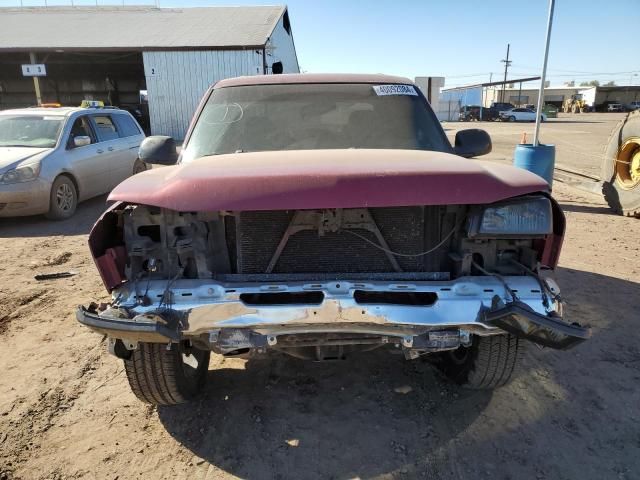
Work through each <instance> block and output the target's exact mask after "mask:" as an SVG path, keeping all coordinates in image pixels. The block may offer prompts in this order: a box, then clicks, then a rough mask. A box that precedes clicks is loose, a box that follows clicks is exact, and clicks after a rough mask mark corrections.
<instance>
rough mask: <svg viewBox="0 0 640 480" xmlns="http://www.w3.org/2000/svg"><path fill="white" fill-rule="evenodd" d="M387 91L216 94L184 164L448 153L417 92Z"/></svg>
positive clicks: (301, 88) (342, 87) (250, 89)
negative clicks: (241, 155) (346, 153)
mask: <svg viewBox="0 0 640 480" xmlns="http://www.w3.org/2000/svg"><path fill="white" fill-rule="evenodd" d="M384 87H389V86H374V85H371V84H285V85H254V86H241V87H228V88H221V89H218V90H214V91H213V93H212V95H211V96H210V98H209V99H208V101H207V104H206V105H205V107H204V109H203V110H202V113H201V114H200V116H199V118H198V119H197V121H196V125H195V128H194V130H193V133H192V135H191V138H190V139H189V140H188V144H187V146H186V148H185V151H184V152H183V156H182V161H189V160H192V159H195V158H199V157H202V156H205V155H217V154H226V153H234V152H258V151H273V150H316V149H344V148H372V149H383V148H390V149H410V150H435V151H440V152H450V151H451V146H450V144H449V142H448V140H447V138H446V136H445V134H444V132H443V130H442V128H441V127H440V124H439V122H438V120H437V119H436V117H435V115H434V114H433V112H432V111H431V109H430V107H429V105H428V104H427V102H426V101H425V100H424V99H423V97H421V96H419V95H418V94H417V90H416V88H415V87H413V86H403V88H400V89H397V90H394V89H393V87H397V86H391V87H392V88H387V89H385V88H384ZM389 92H394V94H390V93H389ZM398 92H400V93H398Z"/></svg>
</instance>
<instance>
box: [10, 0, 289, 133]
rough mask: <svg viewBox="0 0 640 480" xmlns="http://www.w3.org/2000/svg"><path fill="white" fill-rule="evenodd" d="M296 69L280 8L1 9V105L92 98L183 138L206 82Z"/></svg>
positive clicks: (286, 21) (74, 101) (151, 127)
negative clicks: (117, 107) (119, 108)
mask: <svg viewBox="0 0 640 480" xmlns="http://www.w3.org/2000/svg"><path fill="white" fill-rule="evenodd" d="M34 32H38V34H37V35H34ZM29 65H37V66H39V67H40V68H33V67H29ZM298 71H299V66H298V59H297V56H296V51H295V46H294V42H293V33H292V30H291V23H290V20H289V14H288V12H287V8H286V7H284V6H256V7H203V8H153V7H114V6H109V7H23V8H0V109H7V108H20V107H27V106H32V105H36V104H38V103H60V104H63V105H74V106H76V105H80V103H81V101H82V100H85V99H89V100H101V101H103V102H104V103H105V104H107V105H109V104H113V105H115V106H119V107H121V108H125V109H127V110H130V111H132V113H134V115H136V116H137V117H139V118H140V115H143V116H144V117H145V118H147V119H148V120H147V122H148V124H147V125H143V126H146V127H147V130H148V131H149V132H150V133H152V134H154V135H171V136H173V137H174V138H176V139H182V138H184V135H185V132H186V129H187V127H188V125H189V121H190V120H191V116H192V115H193V112H194V111H195V109H196V107H197V105H198V102H199V100H200V98H201V97H202V95H203V94H204V92H205V91H206V90H207V88H208V87H209V86H210V85H211V84H213V83H215V82H217V81H218V80H221V79H223V78H229V77H235V76H240V75H262V74H274V73H297V72H298ZM147 102H148V103H147ZM147 109H148V110H147ZM142 123H145V120H144V119H143V120H142Z"/></svg>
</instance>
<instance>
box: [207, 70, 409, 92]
mask: <svg viewBox="0 0 640 480" xmlns="http://www.w3.org/2000/svg"><path fill="white" fill-rule="evenodd" d="M290 83H298V84H303V83H375V84H388V83H390V84H402V85H413V84H414V83H413V82H412V81H411V80H409V79H408V78H405V77H396V76H392V75H382V74H355V73H286V74H282V75H252V76H245V77H236V78H228V79H225V80H220V81H219V82H218V83H216V85H215V88H225V87H239V86H248V85H281V84H290Z"/></svg>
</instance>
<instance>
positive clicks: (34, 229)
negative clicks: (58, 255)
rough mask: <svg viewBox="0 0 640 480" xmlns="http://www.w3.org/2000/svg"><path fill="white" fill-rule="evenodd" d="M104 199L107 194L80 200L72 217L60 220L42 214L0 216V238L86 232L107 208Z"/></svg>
mask: <svg viewBox="0 0 640 480" xmlns="http://www.w3.org/2000/svg"><path fill="white" fill-rule="evenodd" d="M106 201H107V196H106V195H101V196H99V197H95V198H92V199H90V200H87V201H86V202H82V203H81V204H80V205H78V209H77V210H76V213H75V214H74V215H73V217H71V218H69V219H67V220H62V221H54V220H48V219H46V218H45V217H44V216H42V215H34V216H32V217H16V218H0V238H15V237H50V236H55V235H84V234H87V233H89V230H91V227H92V226H93V224H94V223H95V221H96V220H97V219H98V217H99V216H100V215H101V214H102V212H104V211H105V210H106V209H107V203H106Z"/></svg>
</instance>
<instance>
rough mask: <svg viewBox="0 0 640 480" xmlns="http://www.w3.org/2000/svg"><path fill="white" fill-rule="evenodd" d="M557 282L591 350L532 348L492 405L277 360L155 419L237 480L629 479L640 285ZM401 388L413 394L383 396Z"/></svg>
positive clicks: (439, 389)
mask: <svg viewBox="0 0 640 480" xmlns="http://www.w3.org/2000/svg"><path fill="white" fill-rule="evenodd" d="M558 277H559V281H560V284H561V285H562V286H563V288H564V296H565V299H566V300H567V311H566V318H567V320H568V321H578V322H580V323H583V324H591V326H592V327H593V331H594V338H593V339H591V340H590V341H588V342H586V343H584V344H582V345H580V346H578V347H577V348H575V349H573V350H570V351H566V352H561V351H554V350H549V349H545V350H540V349H538V348H536V347H534V346H529V348H528V351H529V353H528V354H527V356H526V358H525V362H524V368H523V370H522V372H521V373H520V375H519V376H518V377H517V378H516V380H515V382H514V383H513V384H511V385H510V386H508V387H504V388H502V389H499V390H497V391H495V392H493V393H491V392H482V391H480V392H474V391H468V390H464V389H461V388H459V387H457V386H455V385H452V384H450V383H448V382H446V381H444V380H443V379H441V378H440V377H439V375H437V373H436V372H435V370H434V369H433V368H432V367H431V366H430V365H429V364H427V363H426V362H423V361H412V362H407V361H405V360H404V359H403V358H402V357H401V356H400V355H393V354H390V353H389V352H387V351H384V350H378V351H375V352H371V353H369V354H362V355H359V356H354V357H352V358H351V359H348V360H346V361H343V362H339V363H309V362H303V361H299V360H296V359H292V358H288V357H283V356H275V357H270V358H268V359H266V360H253V361H249V362H247V363H246V364H245V368H244V369H242V368H240V369H234V368H228V367H227V366H226V365H225V363H223V364H222V365H221V366H219V367H218V368H217V369H214V370H211V371H210V372H209V379H208V380H209V382H208V386H207V388H206V391H205V393H204V395H203V396H202V397H201V398H200V399H199V400H198V401H196V402H194V403H192V404H189V405H184V406H179V407H174V408H159V409H158V414H159V418H160V421H161V422H162V424H163V425H164V427H165V428H166V430H167V431H168V432H169V433H170V434H171V435H172V436H173V437H174V438H175V439H176V440H177V441H179V442H180V443H181V444H183V445H184V446H185V447H186V448H188V449H189V450H190V451H191V452H193V453H194V454H195V455H197V456H198V457H201V458H203V459H204V460H206V461H207V462H209V463H210V464H212V465H215V466H216V467H218V468H220V469H222V470H225V471H227V472H229V473H231V474H233V475H235V476H238V477H240V478H246V479H262V478H265V479H267V478H269V479H270V478H313V479H324V478H356V477H359V478H372V477H377V476H385V475H387V476H389V478H395V477H400V476H404V477H406V478H417V477H420V478H437V479H444V478H447V479H449V478H451V479H454V478H455V479H458V478H469V479H476V478H492V479H493V478H593V479H601V478H632V477H626V476H624V475H623V476H620V472H633V471H640V433H639V432H640V418H639V417H638V416H637V415H636V414H633V415H632V416H633V417H634V418H635V420H632V421H631V420H629V415H627V414H623V413H622V412H627V413H630V412H631V410H632V409H633V405H636V406H637V404H638V403H640V392H638V390H637V389H636V388H634V387H633V386H632V385H637V383H638V382H639V381H640V350H639V349H638V347H637V345H638V344H640V333H639V329H638V328H637V312H636V311H635V309H634V306H633V305H632V302H629V299H630V298H633V297H634V295H635V296H637V292H638V289H639V285H638V284H637V283H634V282H629V281H624V280H620V279H617V278H613V277H607V276H604V275H599V274H593V273H589V272H583V271H579V270H573V269H566V268H560V269H559V270H558ZM227 365H228V363H227ZM404 385H408V386H410V387H411V388H412V391H411V392H410V393H408V394H400V393H397V392H395V391H394V389H395V388H397V387H400V386H404ZM620 415H624V416H625V419H626V421H625V422H620V421H619V418H620ZM634 415H635V416H634ZM296 442H297V443H296ZM385 478H387V477H386V476H385Z"/></svg>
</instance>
